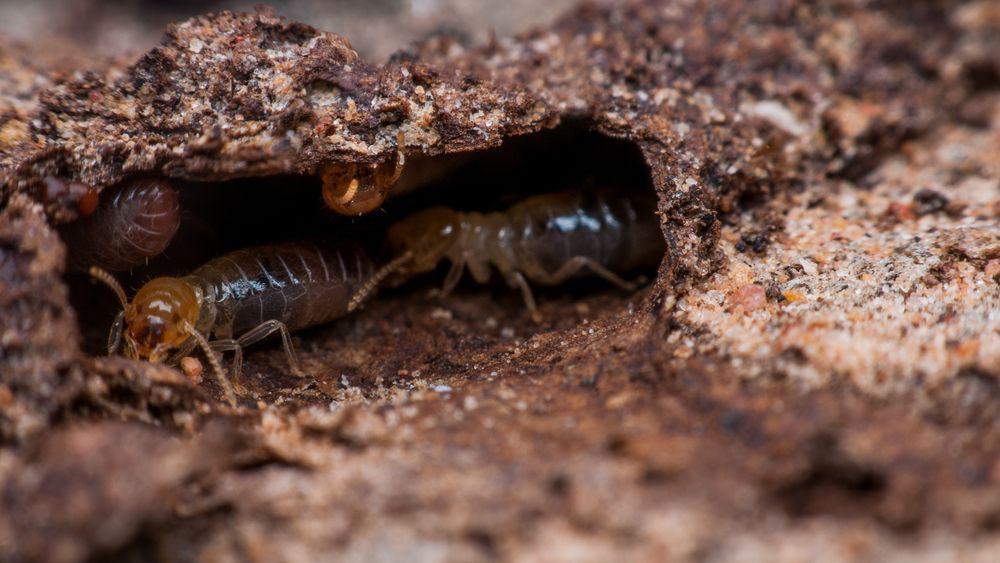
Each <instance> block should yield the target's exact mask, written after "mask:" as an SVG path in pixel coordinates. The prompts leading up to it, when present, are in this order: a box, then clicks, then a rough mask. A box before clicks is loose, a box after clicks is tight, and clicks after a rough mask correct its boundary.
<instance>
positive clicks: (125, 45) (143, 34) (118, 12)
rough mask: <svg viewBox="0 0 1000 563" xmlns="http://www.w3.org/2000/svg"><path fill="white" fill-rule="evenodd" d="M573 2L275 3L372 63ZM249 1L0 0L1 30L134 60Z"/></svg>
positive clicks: (533, 18)
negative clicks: (422, 43)
mask: <svg viewBox="0 0 1000 563" xmlns="http://www.w3.org/2000/svg"><path fill="white" fill-rule="evenodd" d="M575 3H576V0H545V1H538V0H506V1H504V2H496V1H490V0H276V1H274V2H266V3H263V4H266V5H270V6H272V7H273V8H274V10H275V12H276V13H277V14H279V15H282V16H286V17H288V18H291V19H294V20H298V21H302V22H305V23H308V24H310V25H312V26H314V27H317V28H319V29H322V30H326V31H332V32H334V33H338V34H341V35H343V36H345V37H347V38H348V39H350V41H351V44H352V45H353V46H354V48H355V49H357V50H358V52H359V53H361V55H362V56H363V57H365V58H366V59H368V60H370V61H372V62H378V61H381V60H384V59H385V58H386V57H388V56H389V55H390V54H391V53H392V52H393V51H396V50H397V49H399V48H402V47H405V46H406V45H408V44H410V43H411V42H413V41H415V40H419V39H421V38H423V37H425V36H427V35H429V34H431V33H434V32H438V31H448V32H451V33H455V34H459V35H461V36H465V38H466V39H467V40H468V41H469V42H471V43H473V44H475V43H480V42H482V41H484V40H485V39H486V38H487V37H488V35H489V34H490V33H491V32H493V31H495V32H496V33H497V34H498V35H508V34H511V33H516V32H518V31H521V30H523V29H525V28H528V27H532V26H535V25H542V24H546V23H548V22H549V21H551V20H552V19H554V18H555V17H557V16H558V15H559V14H560V13H561V12H563V11H564V10H565V9H566V8H568V7H569V6H570V5H572V4H575ZM259 5H262V3H261V2H259V1H248V0H218V1H213V0H207V1H203V2H199V1H194V0H175V1H173V2H156V1H152V0H125V1H121V2H102V1H99V0H35V1H32V2H25V1H20V0H0V34H3V35H5V36H7V37H8V38H10V39H15V40H19V41H24V42H31V41H38V40H43V41H57V42H66V41H69V42H70V43H72V44H75V45H76V46H78V47H79V48H82V49H83V50H85V51H86V52H88V53H92V54H94V55H98V56H109V57H114V58H118V57H128V58H130V57H133V56H135V55H136V54H138V53H141V52H143V51H146V50H147V49H149V48H150V47H152V46H154V45H156V44H157V43H158V42H159V40H160V37H161V35H162V34H163V30H164V29H165V27H166V25H167V24H168V23H170V22H174V21H179V20H184V19H187V18H189V17H191V16H193V15H197V14H203V13H207V12H215V11H220V10H239V11H250V10H253V9H254V7H255V6H259Z"/></svg>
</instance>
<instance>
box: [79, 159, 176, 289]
mask: <svg viewBox="0 0 1000 563" xmlns="http://www.w3.org/2000/svg"><path fill="white" fill-rule="evenodd" d="M179 226H180V204H179V201H178V195H177V190H176V189H174V187H173V186H172V185H171V184H170V182H168V181H167V180H164V179H161V178H153V179H149V178H142V179H135V180H130V181H127V182H125V183H123V184H121V185H119V186H116V187H113V188H109V189H108V190H105V192H104V193H102V194H101V202H100V204H99V205H98V207H97V209H96V210H95V211H94V212H93V213H92V214H91V215H89V216H87V217H83V218H82V219H79V220H78V221H76V222H74V223H71V224H70V225H68V226H67V227H66V229H64V231H63V235H64V240H65V242H66V245H67V247H68V253H67V267H68V268H69V269H71V270H78V271H86V270H87V269H88V268H90V267H91V266H99V267H101V268H104V269H105V270H109V271H122V270H128V269H129V268H132V267H133V266H138V265H141V264H145V263H146V262H147V261H148V260H149V259H150V258H152V257H154V256H156V255H158V254H160V253H161V252H163V251H164V250H166V248H167V246H169V244H170V241H171V240H172V239H173V238H174V234H176V232H177V228H178V227H179Z"/></svg>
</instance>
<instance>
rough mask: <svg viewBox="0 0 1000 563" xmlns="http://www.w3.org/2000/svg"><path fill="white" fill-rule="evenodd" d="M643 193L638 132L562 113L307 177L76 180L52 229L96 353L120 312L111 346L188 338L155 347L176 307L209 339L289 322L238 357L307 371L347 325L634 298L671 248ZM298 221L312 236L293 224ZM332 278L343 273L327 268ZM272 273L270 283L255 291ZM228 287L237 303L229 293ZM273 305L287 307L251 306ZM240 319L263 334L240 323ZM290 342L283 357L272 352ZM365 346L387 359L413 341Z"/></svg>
mask: <svg viewBox="0 0 1000 563" xmlns="http://www.w3.org/2000/svg"><path fill="white" fill-rule="evenodd" d="M80 189H82V188H80ZM379 192H384V193H379ZM373 194H374V195H373ZM383 195H385V196H387V197H386V198H385V201H384V202H383V201H381V200H382V199H383ZM331 200H334V201H331ZM380 202H381V205H377V204H378V203H380ZM655 208H656V198H655V193H654V190H653V187H652V183H651V180H650V177H649V172H648V168H647V166H646V164H645V163H644V162H643V159H642V156H641V154H640V152H639V150H638V149H637V147H635V145H633V144H631V143H628V142H625V141H619V140H615V139H611V138H608V137H606V136H603V135H600V134H598V133H595V132H593V131H591V130H590V129H589V128H588V127H587V125H586V124H585V123H568V124H564V125H561V126H559V127H558V128H556V129H553V130H550V131H545V132H541V133H537V134H533V135H526V136H523V137H519V138H514V139H510V140H507V141H506V142H505V144H504V145H503V146H502V147H499V148H497V149H491V150H485V151H479V152H473V153H461V154H451V155H443V156H435V157H422V158H421V157H417V156H414V155H410V156H408V157H404V156H403V155H402V154H401V152H400V154H399V155H398V157H397V159H394V160H393V161H392V162H386V163H381V164H379V165H377V166H373V167H364V166H360V165H352V164H344V163H328V164H326V165H322V166H320V167H319V169H318V170H317V174H316V175H315V176H311V177H307V176H273V177H259V178H244V179H238V180H232V181H227V182H215V183H204V184H201V183H197V182H189V181H177V180H168V179H163V178H156V177H136V178H130V179H128V180H126V181H124V182H122V183H121V184H120V185H116V186H108V187H107V188H105V189H104V190H103V191H102V192H101V194H100V198H99V202H95V201H94V198H93V197H92V196H88V198H87V199H86V200H83V199H81V209H80V211H81V213H80V215H81V218H80V219H79V220H77V221H75V222H72V223H69V224H66V225H64V226H62V227H61V231H60V233H61V234H62V235H63V237H64V241H65V242H66V244H67V251H68V257H69V258H68V260H67V263H68V268H69V270H70V271H69V273H68V274H67V277H68V280H69V283H70V288H71V299H72V301H73V304H74V306H75V307H76V310H77V313H78V319H79V322H80V325H81V332H82V334H83V335H84V342H85V349H86V350H85V351H86V352H88V353H90V354H94V355H100V354H104V353H107V352H106V350H107V346H108V344H109V341H114V340H115V331H114V330H112V331H111V333H112V334H111V337H110V339H109V327H112V326H113V325H115V326H117V327H118V328H117V330H118V331H119V332H118V342H117V343H116V346H117V347H116V348H115V349H116V350H120V351H124V352H126V353H127V354H128V355H130V356H132V357H137V358H138V359H155V360H158V361H164V360H166V359H167V358H168V356H169V355H170V354H169V353H170V352H175V353H181V354H191V353H192V348H194V347H195V346H194V344H195V343H194V340H193V339H192V340H190V341H189V342H188V346H187V347H186V348H185V347H184V346H181V345H180V344H177V345H176V346H173V347H172V348H171V349H170V350H166V349H162V350H160V349H157V351H156V352H155V354H154V353H153V352H152V350H153V348H154V347H155V346H156V345H157V342H160V341H162V340H163V339H164V338H167V336H170V337H172V338H176V337H177V334H175V332H176V330H175V329H177V327H179V326H181V324H180V323H188V325H185V326H187V327H188V328H189V329H190V330H191V331H193V332H200V333H202V336H204V337H206V338H205V340H212V339H214V340H213V341H212V342H211V343H208V342H206V343H203V344H205V345H206V346H207V345H211V346H213V347H214V349H215V350H216V351H218V352H221V351H233V350H237V353H239V352H238V350H239V349H241V348H242V345H245V344H251V343H255V342H257V340H261V339H262V338H263V337H264V336H268V335H270V334H273V333H281V334H283V335H284V334H286V333H288V332H294V333H295V334H294V337H293V338H292V339H287V338H285V339H282V338H278V337H277V335H275V336H274V337H271V338H267V339H266V340H265V342H266V343H265V344H261V345H259V346H254V347H253V348H252V349H248V350H247V353H248V354H249V357H250V359H251V360H252V359H253V358H254V356H255V354H257V353H258V352H260V353H264V354H270V355H274V356H275V359H272V360H269V361H266V362H263V364H264V366H263V367H261V366H250V370H249V372H247V370H244V373H249V374H250V375H249V378H250V379H253V377H254V376H255V375H260V374H261V372H262V370H263V371H265V372H266V371H268V366H270V371H269V373H284V374H287V373H288V372H289V371H296V372H297V371H299V370H298V365H297V360H296V359H295V355H294V351H293V350H294V348H296V347H298V348H300V349H302V350H303V351H304V352H300V355H303V354H304V355H305V356H308V357H312V356H316V355H317V354H318V355H320V356H323V355H324V354H329V353H331V346H332V347H337V346H346V347H350V346H351V345H352V344H351V342H350V341H354V345H355V347H356V346H359V345H362V344H366V343H367V344H370V343H375V342H381V343H382V345H385V340H386V339H387V338H389V337H390V336H391V335H399V334H400V332H401V331H405V332H406V333H407V339H408V340H409V341H413V342H419V341H421V339H424V340H428V341H434V342H440V341H441V338H442V334H441V333H442V331H443V333H444V334H445V335H446V336H449V337H454V338H459V339H461V338H467V339H472V340H476V341H481V342H487V341H489V340H490V339H503V338H506V339H510V338H526V337H528V336H530V335H531V334H532V333H534V332H537V331H539V330H547V329H551V328H557V329H558V328H571V327H572V326H575V325H576V324H577V323H580V322H585V321H586V320H587V319H593V318H596V317H598V316H601V315H604V314H608V313H610V312H613V311H614V310H620V309H621V308H622V307H626V306H631V305H635V304H636V303H637V302H638V299H639V297H638V296H637V294H636V291H635V290H636V289H638V288H639V287H641V286H642V282H643V281H646V280H649V279H651V278H652V277H653V275H654V274H655V271H656V268H657V266H658V265H659V263H660V261H661V260H662V258H663V255H664V241H663V236H662V232H661V231H660V224H659V220H658V218H657V216H656V215H655ZM299 241H308V244H307V245H306V246H302V245H298V246H296V245H288V244H286V243H293V242H299ZM314 243H315V244H314ZM317 245H318V246H317ZM233 253H235V254H233ZM359 256H360V258H359ZM234 257H235V258H234ZM365 257H367V258H368V259H370V262H371V264H370V265H368V264H367V263H365V264H362V261H363V260H364V258H365ZM234 260H235V262H234ZM89 266H100V268H102V269H103V270H107V271H109V272H110V273H109V274H108V276H109V277H112V278H114V279H116V280H117V281H118V282H120V284H121V286H122V289H123V292H122V293H123V294H124V296H123V300H122V301H123V302H120V301H119V300H118V298H116V297H115V295H114V294H113V293H112V292H111V291H108V289H107V288H106V287H103V286H102V285H100V284H95V283H93V279H92V275H93V272H91V274H88V270H89V269H91V268H90V267H89ZM257 270H259V272H257ZM161 276H170V278H167V279H171V280H174V279H176V280H187V281H185V282H184V283H186V284H187V285H188V286H190V289H192V290H193V291H196V292H198V295H199V299H201V298H202V297H203V295H202V293H204V292H207V293H212V292H214V297H212V299H214V300H215V303H216V306H213V307H212V308H211V311H208V309H209V308H206V307H202V310H201V313H200V315H201V316H200V317H199V313H198V312H192V311H191V310H190V303H187V302H185V303H187V304H186V305H182V304H181V303H180V302H178V304H177V306H176V307H174V309H176V310H174V309H171V306H170V305H169V301H170V299H171V298H172V297H170V295H174V294H177V295H181V294H185V295H186V293H185V292H186V291H187V290H183V289H181V290H177V291H179V292H180V293H177V292H176V291H174V289H171V288H170V287H172V286H170V287H167V286H169V284H167V285H164V283H162V282H157V284H148V282H149V281H150V280H152V279H154V278H158V277H161ZM185 276H187V277H185ZM352 276H353V277H352ZM209 278H211V281H208V280H209ZM228 278H232V279H231V280H230V279H228ZM339 278H345V279H347V280H348V281H349V282H350V283H339V282H338V283H339V285H338V283H333V285H331V284H329V283H327V284H325V285H324V283H325V282H324V280H326V281H330V282H331V283H332V282H337V281H338V279H339ZM220 280H221V281H220ZM105 281H107V280H105ZM637 282H639V283H637ZM213 283H214V284H216V285H212V284H213ZM147 285H150V286H156V287H158V288H159V289H158V291H160V293H155V292H152V293H155V296H153V297H149V296H148V295H147V296H145V297H141V296H137V291H138V292H140V295H146V294H148V293H151V290H148V288H147V287H145V286H147ZM182 285H183V284H182ZM264 286H267V288H270V289H269V290H270V291H272V295H271V297H273V299H271V298H269V297H267V295H265V296H264V298H260V297H259V296H255V295H256V294H255V291H263V290H264V289H267V288H264ZM178 287H179V286H178ZM164 288H166V289H164ZM278 288H280V291H278ZM376 290H377V294H376ZM143 292H145V293H143ZM171 292H174V293H171ZM223 294H224V295H223ZM133 296H136V297H135V298H134V301H131V302H124V301H128V300H133ZM165 296H166V297H165ZM184 299H188V298H184ZM227 299H228V300H229V301H226V300H227ZM241 299H242V300H243V301H239V300H241ZM254 299H256V301H254V302H253V304H252V306H246V303H248V302H249V301H247V300H254ZM269 299H270V300H269ZM140 300H145V301H143V302H142V303H140V302H139V301H140ZM233 300H236V301H239V302H240V303H242V304H243V305H240V306H238V307H235V308H233V307H230V305H232V303H234V301H233ZM182 301H183V299H182ZM366 302H367V303H366ZM165 303H166V304H165ZM332 303H334V304H335V305H336V306H334V305H332ZM362 304H364V305H363V306H362V309H364V310H361V311H355V309H357V308H358V306H359V305H362ZM630 304H631V305H630ZM143 307H145V309H146V310H145V311H144V312H140V311H139V309H142V308H143ZM227 307H228V308H227ZM240 307H242V309H241V308H240ZM250 309H252V311H250V312H249V313H248V311H249V310H250ZM122 311H124V315H122V314H121V312H122ZM180 311H184V314H183V315H181V314H180ZM206 311H208V312H210V313H211V316H212V318H211V319H206V318H205V315H206V314H208V313H207V312H206ZM140 315H146V316H145V317H143V319H145V320H143V321H142V322H140V321H137V320H135V319H137V318H138V317H139V316H140ZM149 315H153V316H149ZM122 316H124V319H123V318H121V317H122ZM282 316H283V318H282V319H280V320H281V322H278V323H277V324H279V325H282V326H280V327H276V326H274V325H275V323H274V322H272V323H271V324H270V325H269V327H270V328H268V327H256V326H252V325H254V324H255V322H252V320H253V319H255V320H259V321H261V323H262V324H266V323H264V321H268V318H269V317H282ZM182 317H183V318H182ZM244 317H246V318H244ZM250 317H252V320H251V321H248V320H247V318H250ZM341 317H342V318H341ZM185 318H186V319H189V320H184V319H185ZM133 325H135V326H133ZM195 325H198V328H197V330H196V329H195ZM285 325H287V328H288V329H290V330H287V331H286V330H284V329H285ZM449 325H451V326H449ZM258 328H259V329H260V330H258ZM171 331H174V332H171ZM254 331H256V332H254ZM432 331H436V332H437V334H430V332H432ZM241 332H242V333H243V334H247V333H253V335H256V339H254V338H250V339H249V340H248V341H243V340H240V337H241ZM261 335H263V336H261ZM380 335H381V336H382V337H384V338H383V339H382V340H381V341H380V340H379V337H380ZM181 340H183V338H182V339H181ZM223 340H225V341H226V342H228V344H227V343H222V344H219V343H220V342H222V341H223ZM292 341H294V342H296V343H297V344H291V342H292ZM330 343H333V344H330ZM283 344H284V348H285V349H286V352H288V360H289V361H290V362H291V365H290V366H289V365H286V364H283V363H282V362H281V361H280V359H277V358H279V355H280V354H281V349H282V347H283ZM289 348H291V349H293V350H289ZM143 350H145V352H143ZM369 352H377V354H379V355H380V356H381V359H382V360H391V359H392V358H388V357H386V355H388V356H392V355H393V354H394V353H395V354H398V355H400V356H402V355H405V354H407V353H408V352H407V351H406V350H404V349H389V350H385V349H382V350H377V351H374V350H373V351H369ZM443 352H444V351H442V353H443ZM352 353H355V354H356V353H359V352H358V350H352ZM205 354H206V355H207V354H208V352H207V350H206V352H205ZM178 359H179V358H176V357H175V358H173V359H172V361H177V360H178ZM231 360H232V358H226V361H225V362H224V363H226V364H228V363H229V362H230V361H231ZM250 363H251V364H253V362H252V361H251V362H250ZM334 363H336V362H334ZM390 363H391V362H390ZM397 363H398V362H397ZM318 364H323V362H322V361H320V360H314V359H307V360H306V362H305V367H306V369H305V370H304V372H307V373H308V375H311V376H315V377H325V376H326V375H329V378H330V379H333V380H336V379H337V378H338V377H340V376H339V375H338V374H337V373H334V372H336V371H338V370H333V371H332V372H329V373H317V372H326V371H327V370H325V369H324V368H323V367H322V366H319V367H318V368H317V365H318ZM339 371H342V370H339ZM404 371H405V370H404ZM300 375H303V374H300ZM390 375H394V374H390ZM243 379H244V381H245V380H246V379H247V378H246V377H245V378H243ZM362 379H365V378H364V377H362ZM218 385H219V387H220V388H221V389H225V387H226V385H227V384H226V383H223V382H219V383H218ZM237 391H239V383H237Z"/></svg>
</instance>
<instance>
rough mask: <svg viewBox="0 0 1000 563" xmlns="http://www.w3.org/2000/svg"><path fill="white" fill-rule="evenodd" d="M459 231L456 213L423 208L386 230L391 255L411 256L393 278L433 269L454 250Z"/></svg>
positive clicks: (459, 223) (443, 209) (442, 208)
mask: <svg viewBox="0 0 1000 563" xmlns="http://www.w3.org/2000/svg"><path fill="white" fill-rule="evenodd" d="M461 228H462V225H461V217H460V215H459V213H458V212H457V211H454V210H452V209H448V208H447V207H431V208H429V209H424V210H423V211H420V212H419V213H415V214H413V215H410V216H409V217H407V218H406V219H403V220H402V221H399V222H398V223H396V224H394V225H393V226H392V227H389V233H388V236H387V241H388V244H389V248H390V250H391V251H392V253H393V256H403V255H404V254H409V256H410V258H409V260H408V261H407V262H406V263H405V264H402V265H401V266H400V267H399V268H397V270H396V278H399V277H404V278H405V277H409V276H412V275H414V274H419V273H422V272H428V271H430V270H433V269H434V268H435V266H437V264H438V262H440V261H441V260H443V259H444V258H446V257H448V256H449V254H451V252H452V251H453V250H454V248H455V244H456V242H457V241H458V238H459V236H460V234H461V233H460V231H461ZM396 281H401V280H398V279H396Z"/></svg>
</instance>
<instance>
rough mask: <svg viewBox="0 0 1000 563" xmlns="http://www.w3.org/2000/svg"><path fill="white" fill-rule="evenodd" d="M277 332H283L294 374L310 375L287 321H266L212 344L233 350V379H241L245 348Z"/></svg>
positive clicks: (219, 347) (300, 375) (223, 349)
mask: <svg viewBox="0 0 1000 563" xmlns="http://www.w3.org/2000/svg"><path fill="white" fill-rule="evenodd" d="M275 332H279V333H281V343H282V344H283V345H284V348H285V355H286V356H288V366H289V368H290V371H291V372H292V375H294V376H296V377H308V374H307V373H305V372H304V371H302V368H300V367H299V359H298V356H296V354H295V346H293V345H292V335H291V333H290V332H289V331H288V327H286V326H285V323H283V322H281V321H278V320H274V319H272V320H269V321H264V322H262V323H261V324H259V325H257V326H256V327H254V328H252V329H250V330H249V331H247V332H246V333H244V334H243V335H242V336H240V337H239V338H236V339H226V340H215V341H213V342H212V344H211V345H212V347H213V348H215V349H216V350H218V351H220V352H222V351H229V350H232V351H233V352H234V353H235V357H234V358H233V368H232V373H233V379H234V380H236V381H239V378H240V374H241V373H242V371H243V348H244V347H246V346H249V345H251V344H253V343H255V342H259V341H261V340H263V339H264V338H267V337H268V336H270V335H271V334H273V333H275Z"/></svg>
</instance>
